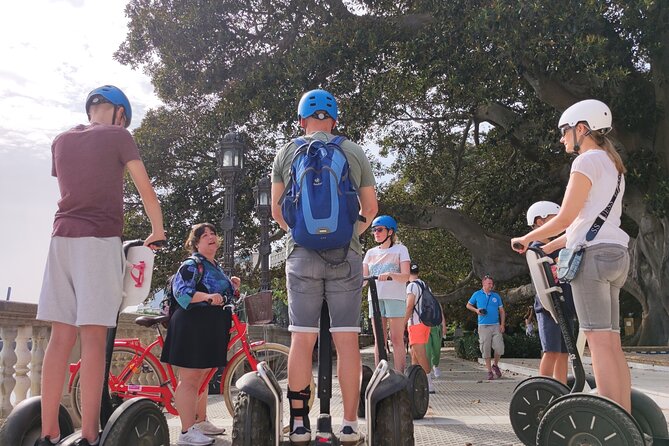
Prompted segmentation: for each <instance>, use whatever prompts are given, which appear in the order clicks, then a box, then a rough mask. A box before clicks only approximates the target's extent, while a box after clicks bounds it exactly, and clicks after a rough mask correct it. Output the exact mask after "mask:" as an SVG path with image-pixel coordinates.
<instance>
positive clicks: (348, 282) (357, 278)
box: [286, 246, 362, 333]
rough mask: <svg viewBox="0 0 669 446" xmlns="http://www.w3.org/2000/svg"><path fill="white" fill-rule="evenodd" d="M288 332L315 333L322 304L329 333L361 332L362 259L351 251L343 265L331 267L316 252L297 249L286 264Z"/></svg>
mask: <svg viewBox="0 0 669 446" xmlns="http://www.w3.org/2000/svg"><path fill="white" fill-rule="evenodd" d="M286 286H287V288H288V315H289V318H290V325H289V327H288V330H290V331H295V332H306V333H318V327H319V320H320V317H321V307H322V304H323V300H324V299H325V300H326V301H327V303H328V308H329V310H330V327H331V328H330V331H331V332H347V333H359V332H360V304H361V302H362V257H361V256H360V254H358V253H356V252H355V251H353V250H352V249H349V251H348V253H347V255H346V261H344V262H343V263H341V264H339V265H336V266H334V265H331V264H330V263H328V262H326V261H325V260H323V259H322V258H321V256H320V255H318V253H317V252H316V251H312V250H310V249H306V248H302V247H300V246H296V247H295V249H293V252H291V253H290V255H289V256H288V259H287V260H286Z"/></svg>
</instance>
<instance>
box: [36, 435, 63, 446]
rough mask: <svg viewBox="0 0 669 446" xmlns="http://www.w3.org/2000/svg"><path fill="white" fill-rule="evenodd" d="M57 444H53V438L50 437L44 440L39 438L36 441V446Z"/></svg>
mask: <svg viewBox="0 0 669 446" xmlns="http://www.w3.org/2000/svg"><path fill="white" fill-rule="evenodd" d="M56 444H58V443H52V442H51V437H49V436H48V435H47V436H46V437H44V438H38V439H37V440H35V446H54V445H56Z"/></svg>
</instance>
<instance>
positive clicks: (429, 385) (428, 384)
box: [427, 375, 436, 393]
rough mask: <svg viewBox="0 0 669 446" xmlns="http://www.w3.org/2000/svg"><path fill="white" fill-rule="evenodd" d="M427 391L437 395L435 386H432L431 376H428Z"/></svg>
mask: <svg viewBox="0 0 669 446" xmlns="http://www.w3.org/2000/svg"><path fill="white" fill-rule="evenodd" d="M427 390H428V391H429V392H430V393H436V391H435V390H434V384H432V377H431V376H430V375H427Z"/></svg>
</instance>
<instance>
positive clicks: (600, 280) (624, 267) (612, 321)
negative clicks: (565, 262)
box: [571, 243, 630, 332]
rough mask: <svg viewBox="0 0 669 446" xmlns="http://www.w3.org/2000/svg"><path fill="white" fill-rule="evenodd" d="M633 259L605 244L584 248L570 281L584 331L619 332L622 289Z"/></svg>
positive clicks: (613, 246)
mask: <svg viewBox="0 0 669 446" xmlns="http://www.w3.org/2000/svg"><path fill="white" fill-rule="evenodd" d="M629 266H630V258H629V253H628V251H627V248H626V247H624V246H622V245H616V244H611V243H602V244H599V245H592V246H588V247H587V248H585V252H584V253H583V258H582V259H581V266H580V268H579V270H578V272H577V273H576V277H574V280H572V282H571V289H572V292H573V294H574V305H575V306H576V314H577V315H578V323H579V327H580V330H581V331H617V332H619V331H620V304H619V301H618V298H619V296H620V289H621V288H622V286H623V285H624V284H625V280H627V271H628V270H629Z"/></svg>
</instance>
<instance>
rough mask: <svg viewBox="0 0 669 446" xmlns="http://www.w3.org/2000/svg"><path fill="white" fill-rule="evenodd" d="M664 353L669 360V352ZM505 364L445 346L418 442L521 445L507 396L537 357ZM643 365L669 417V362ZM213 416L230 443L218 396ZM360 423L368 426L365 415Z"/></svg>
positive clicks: (366, 357)
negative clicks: (495, 369) (491, 367)
mask: <svg viewBox="0 0 669 446" xmlns="http://www.w3.org/2000/svg"><path fill="white" fill-rule="evenodd" d="M665 356H667V357H668V358H667V359H669V355H665ZM586 359H587V358H586ZM363 361H364V362H365V363H368V364H369V363H370V362H371V361H373V352H372V350H370V349H365V350H363ZM663 361H664V359H663ZM661 362H662V361H661ZM501 365H502V369H504V370H505V373H504V375H503V377H502V379H499V380H495V381H487V380H485V379H484V378H485V370H484V368H483V366H482V365H480V364H478V363H476V362H470V361H464V360H461V359H458V358H455V355H454V354H453V351H452V350H451V349H443V350H442V362H441V365H440V369H441V371H442V375H441V377H440V378H439V379H438V380H436V381H435V384H436V390H437V393H436V394H434V395H431V396H430V408H429V410H428V413H427V415H426V416H425V418H424V419H423V420H418V421H416V422H415V425H414V426H415V444H416V445H419V446H422V445H425V446H427V445H459V446H464V445H471V446H487V445H490V446H492V445H495V446H507V445H514V446H515V445H521V443H520V441H519V440H518V438H517V437H516V436H515V434H514V433H513V430H512V428H511V425H510V423H509V417H508V409H509V407H508V406H509V400H510V397H511V393H512V392H513V389H514V388H515V386H516V384H518V382H520V381H521V380H523V379H525V378H526V377H527V376H529V375H534V374H536V369H537V366H538V360H504V361H503V363H502V364H501ZM632 366H633V367H634V364H633V365H632ZM639 367H643V365H638V367H636V368H632V374H633V382H634V385H635V386H636V387H641V388H643V389H644V390H646V391H647V392H648V393H649V395H650V396H651V397H652V398H653V399H655V400H656V401H657V402H658V403H659V404H660V406H661V407H662V408H663V409H664V411H665V416H666V417H667V418H668V419H669V379H668V378H667V376H668V375H667V371H669V364H667V366H662V365H657V366H655V368H654V369H653V368H650V369H644V368H639ZM333 392H334V396H333V400H332V408H333V412H332V416H333V421H334V424H335V429H338V426H339V423H340V422H341V417H342V413H341V398H340V395H339V393H338V387H337V386H336V380H335V386H334V389H333ZM314 406H315V407H314V408H313V409H312V411H311V414H310V417H311V420H312V425H314V423H315V420H316V418H317V416H318V400H316V403H315V404H314ZM209 417H210V419H211V420H212V421H213V422H214V423H216V424H219V425H221V426H225V427H226V430H227V433H226V435H223V436H220V437H218V438H217V440H216V443H215V444H216V446H222V445H229V444H230V441H231V440H230V434H229V433H230V431H231V428H232V418H231V417H230V415H229V414H228V413H227V410H226V408H225V403H224V402H223V401H222V399H220V397H215V396H212V397H210V403H209ZM168 423H169V426H170V432H171V437H172V441H173V444H176V438H177V436H178V431H179V426H180V425H179V420H178V418H175V417H170V419H169V420H168ZM360 423H361V425H362V426H364V420H360ZM363 431H364V428H363Z"/></svg>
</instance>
